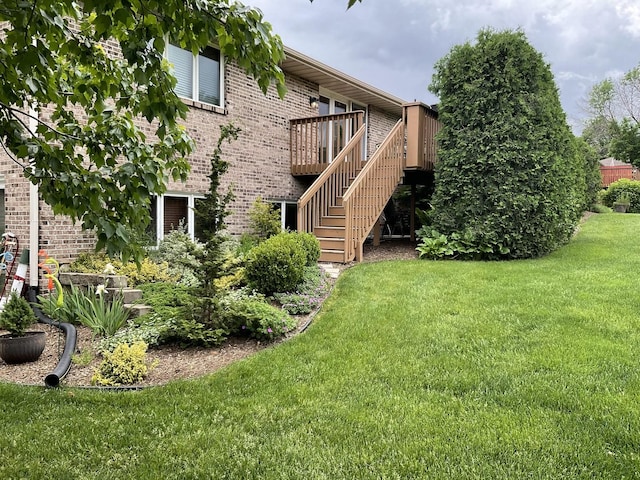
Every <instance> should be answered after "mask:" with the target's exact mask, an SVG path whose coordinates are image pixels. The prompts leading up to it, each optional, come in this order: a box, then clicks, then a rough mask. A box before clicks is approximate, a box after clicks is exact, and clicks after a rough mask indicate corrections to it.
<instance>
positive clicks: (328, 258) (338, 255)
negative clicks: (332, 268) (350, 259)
mask: <svg viewBox="0 0 640 480" xmlns="http://www.w3.org/2000/svg"><path fill="white" fill-rule="evenodd" d="M320 261H321V262H340V263H342V262H344V250H321V251H320Z"/></svg>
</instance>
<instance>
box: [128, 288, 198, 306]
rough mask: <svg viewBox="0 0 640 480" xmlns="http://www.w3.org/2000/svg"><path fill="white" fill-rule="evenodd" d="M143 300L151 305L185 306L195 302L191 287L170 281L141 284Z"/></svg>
mask: <svg viewBox="0 0 640 480" xmlns="http://www.w3.org/2000/svg"><path fill="white" fill-rule="evenodd" d="M139 288H140V290H142V301H143V302H144V304H145V305H149V306H150V307H153V308H155V307H183V306H186V305H191V304H192V303H193V296H192V295H191V289H190V288H189V287H186V286H185V285H176V284H174V283H169V282H157V283H145V284H142V285H140V286H139Z"/></svg>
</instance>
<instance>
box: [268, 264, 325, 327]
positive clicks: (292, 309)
mask: <svg viewBox="0 0 640 480" xmlns="http://www.w3.org/2000/svg"><path fill="white" fill-rule="evenodd" d="M329 286H330V284H329V280H328V277H327V275H326V274H324V273H323V272H322V271H321V270H320V268H318V266H317V265H314V266H313V267H307V268H306V269H305V274H304V278H303V281H302V283H301V284H300V285H299V286H298V288H297V289H296V291H295V292H286V293H275V294H274V295H273V296H274V298H275V299H276V300H277V301H278V303H280V305H281V306H282V308H283V309H284V310H285V311H286V312H288V313H289V314H290V315H306V314H307V313H311V312H312V311H313V310H315V309H316V308H318V307H319V306H320V304H321V303H322V300H323V299H324V297H325V296H326V294H327V292H328V291H329Z"/></svg>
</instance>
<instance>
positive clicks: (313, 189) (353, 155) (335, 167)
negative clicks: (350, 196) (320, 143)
mask: <svg viewBox="0 0 640 480" xmlns="http://www.w3.org/2000/svg"><path fill="white" fill-rule="evenodd" d="M365 132H366V124H364V123H363V124H362V125H361V126H360V128H359V129H358V131H357V132H356V133H355V134H354V135H353V137H351V139H350V140H349V142H347V144H346V145H345V146H344V148H343V149H342V150H340V152H339V153H338V155H336V157H335V158H334V160H333V161H332V162H331V163H330V164H329V166H328V167H327V168H326V169H325V170H324V171H323V172H322V173H321V174H320V176H318V178H316V180H315V181H314V182H313V183H312V184H311V186H310V187H309V188H308V189H307V191H306V192H305V193H304V194H303V195H302V196H301V197H300V199H299V200H298V231H301V232H308V233H313V228H314V227H315V226H317V224H318V222H319V221H320V219H321V218H322V217H323V216H326V215H328V213H329V207H330V206H335V199H336V198H337V197H339V196H341V195H342V193H343V191H344V189H345V188H347V187H348V186H349V183H350V182H351V180H352V178H353V177H355V176H356V175H357V172H358V171H359V170H360V168H361V167H362V163H363V162H362V143H363V142H362V139H363V138H364V134H365Z"/></svg>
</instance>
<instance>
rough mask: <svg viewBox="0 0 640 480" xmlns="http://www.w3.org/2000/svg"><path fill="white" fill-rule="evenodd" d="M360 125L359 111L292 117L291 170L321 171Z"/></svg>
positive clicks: (296, 173)
mask: <svg viewBox="0 0 640 480" xmlns="http://www.w3.org/2000/svg"><path fill="white" fill-rule="evenodd" d="M363 124H364V112H361V111H356V112H348V113H339V114H335V115H322V116H319V117H309V118H298V119H294V120H291V121H290V127H291V128H290V131H291V133H290V145H289V150H290V152H291V173H292V174H293V175H318V174H320V173H321V172H322V171H323V170H324V169H325V168H327V165H328V164H329V163H330V162H331V161H332V160H333V156H334V155H335V154H336V153H337V152H339V151H341V150H342V149H343V148H344V147H345V146H346V145H347V143H348V142H349V141H350V140H351V138H352V136H353V135H354V134H355V132H357V131H358V130H359V129H360V127H361V126H362V125H363Z"/></svg>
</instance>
